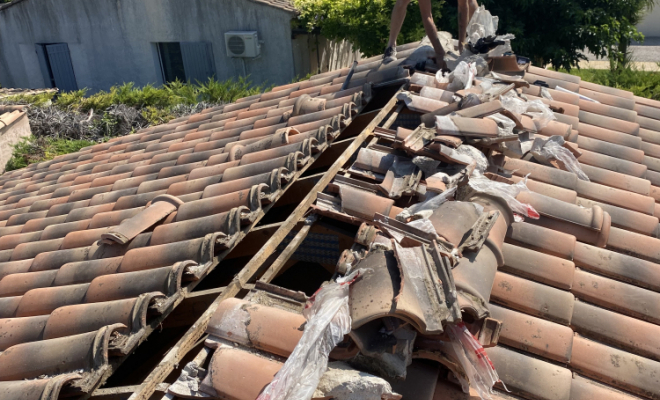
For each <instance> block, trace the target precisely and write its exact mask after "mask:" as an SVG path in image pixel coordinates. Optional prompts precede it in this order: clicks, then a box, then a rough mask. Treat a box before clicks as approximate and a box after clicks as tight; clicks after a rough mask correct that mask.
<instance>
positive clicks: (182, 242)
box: [0, 43, 432, 399]
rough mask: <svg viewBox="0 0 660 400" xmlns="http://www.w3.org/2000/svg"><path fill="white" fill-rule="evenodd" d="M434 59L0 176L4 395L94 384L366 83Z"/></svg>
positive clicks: (306, 88)
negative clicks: (345, 87) (343, 87)
mask: <svg viewBox="0 0 660 400" xmlns="http://www.w3.org/2000/svg"><path fill="white" fill-rule="evenodd" d="M429 49H430V47H428V46H421V47H420V46H419V43H413V44H410V45H408V46H401V47H400V50H401V53H400V54H403V56H404V57H405V56H409V60H405V59H404V60H401V61H400V62H397V63H394V64H390V65H387V66H382V65H381V62H380V61H379V60H377V59H376V58H374V59H366V60H363V61H361V62H360V63H359V64H358V66H357V68H356V69H355V73H354V75H353V77H352V79H351V81H350V84H349V85H348V88H347V89H345V90H342V89H341V88H342V85H343V84H344V82H345V81H346V75H347V74H348V72H349V69H348V68H346V69H342V70H339V71H333V72H328V73H324V74H321V75H317V76H315V77H312V78H311V79H310V80H308V81H303V82H298V83H292V84H288V85H284V86H280V87H276V88H274V89H273V90H272V91H270V92H268V93H264V94H260V95H255V96H251V97H247V98H243V99H239V100H237V101H236V102H235V103H232V104H227V105H224V106H221V107H217V108H213V109H207V110H204V111H202V112H201V113H199V114H196V115H193V116H187V117H182V118H179V119H177V120H174V121H171V122H170V123H168V124H165V125H161V126H155V127H151V128H147V129H144V130H141V131H139V132H137V133H135V134H132V135H128V136H124V137H118V138H114V139H111V140H110V141H108V142H106V143H101V144H97V145H94V146H90V147H88V148H84V149H82V150H80V151H79V152H77V153H73V154H67V155H63V156H59V157H56V158H55V159H53V160H51V161H47V162H42V163H38V164H33V165H30V166H28V167H26V168H24V169H21V170H17V171H12V172H8V173H5V174H4V175H2V176H1V177H0V186H1V188H0V398H2V399H18V398H20V399H38V398H44V399H46V398H47V399H56V398H58V396H59V393H60V389H62V387H63V385H64V386H65V389H66V391H67V393H69V394H71V393H80V392H88V391H89V390H92V389H93V388H94V387H96V386H97V385H98V383H99V379H101V377H102V376H103V374H104V372H105V371H106V370H107V368H108V364H109V363H110V362H112V359H113V358H114V357H118V356H123V355H126V354H129V353H130V352H132V350H133V349H134V347H135V346H136V345H137V344H138V343H139V342H140V341H141V340H143V339H144V335H145V331H146V328H147V326H148V325H149V321H150V320H151V318H152V316H154V315H158V314H162V313H163V312H165V311H166V310H168V309H169V308H171V307H172V306H173V305H176V304H177V301H178V299H180V298H181V294H182V292H183V291H185V290H187V289H186V287H187V285H189V284H190V283H191V282H196V281H198V280H199V279H200V278H202V277H204V276H205V275H206V274H207V273H208V271H209V269H210V268H213V267H214V266H213V258H214V255H215V254H217V253H218V252H220V251H222V250H224V249H226V248H229V247H231V246H232V245H233V244H235V242H236V240H237V238H239V237H240V236H239V233H240V232H241V229H242V227H243V226H245V225H249V224H251V223H252V222H253V221H254V219H255V216H256V215H258V214H259V213H260V212H261V211H262V205H266V204H269V203H271V202H273V201H274V200H276V199H277V198H278V196H279V195H280V194H281V192H282V189H283V188H285V187H288V185H289V184H291V180H292V179H295V178H296V177H297V176H298V175H299V171H300V170H301V169H303V168H306V167H307V166H308V165H309V163H310V162H311V161H312V160H313V159H314V157H315V156H316V155H317V154H318V153H319V152H322V151H323V150H324V149H326V148H327V147H328V145H329V144H330V143H331V142H332V140H333V139H335V138H336V137H337V134H338V133H339V132H340V130H341V129H342V128H343V127H344V126H346V125H347V124H348V123H350V121H351V118H352V117H353V116H354V115H355V113H356V112H358V111H359V109H361V107H362V105H363V103H365V102H366V101H368V96H369V92H370V88H371V87H372V84H373V85H374V86H375V85H377V84H383V83H385V84H386V83H387V82H388V81H399V80H400V79H402V78H406V77H407V76H408V70H407V69H405V68H404V66H406V65H408V64H413V65H414V64H415V63H416V60H417V59H418V58H423V59H426V55H427V54H429V51H430V52H431V53H432V50H429ZM168 307H169V308H168ZM37 378H39V379H37ZM26 379H27V380H26Z"/></svg>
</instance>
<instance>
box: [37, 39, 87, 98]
mask: <svg viewBox="0 0 660 400" xmlns="http://www.w3.org/2000/svg"><path fill="white" fill-rule="evenodd" d="M36 51H37V57H38V58H39V67H40V68H41V73H42V75H43V76H44V83H45V84H46V86H47V87H52V88H55V87H56V88H58V89H60V90H61V91H63V92H69V91H73V90H78V84H77V83H76V75H75V73H74V72H73V64H71V55H70V54H69V46H68V45H67V44H66V43H48V44H37V45H36Z"/></svg>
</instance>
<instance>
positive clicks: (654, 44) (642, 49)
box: [587, 37, 660, 63]
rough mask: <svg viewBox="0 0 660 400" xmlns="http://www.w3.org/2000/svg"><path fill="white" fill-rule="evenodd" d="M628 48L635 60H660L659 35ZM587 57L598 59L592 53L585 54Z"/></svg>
mask: <svg viewBox="0 0 660 400" xmlns="http://www.w3.org/2000/svg"><path fill="white" fill-rule="evenodd" d="M630 50H631V51H632V58H633V61H635V62H644V63H646V62H660V37H647V38H646V40H644V43H641V44H633V45H631V46H630ZM587 58H588V59H589V60H590V61H595V60H598V59H597V58H596V57H595V56H594V55H592V54H587ZM598 61H602V59H601V60H598Z"/></svg>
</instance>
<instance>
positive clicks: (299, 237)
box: [259, 215, 316, 282]
mask: <svg viewBox="0 0 660 400" xmlns="http://www.w3.org/2000/svg"><path fill="white" fill-rule="evenodd" d="M314 221H316V216H315V215H310V216H309V217H308V218H307V220H306V221H305V226H303V227H302V229H301V230H299V231H298V233H297V234H296V236H294V237H293V239H292V240H291V241H290V242H289V244H288V245H287V246H286V248H285V249H284V250H283V251H282V253H280V255H279V256H277V258H276V259H275V261H274V262H273V263H272V264H271V265H270V267H268V269H267V270H266V272H264V274H263V276H262V277H261V278H260V279H259V280H260V281H262V282H270V281H272V280H273V278H275V277H276V276H277V274H278V273H279V272H280V270H281V269H282V267H283V266H284V264H286V262H287V261H289V258H290V257H291V256H292V255H293V253H295V252H296V250H298V247H300V245H301V244H302V242H303V241H304V240H305V238H306V237H307V234H308V233H309V230H310V229H311V228H312V225H313V224H314Z"/></svg>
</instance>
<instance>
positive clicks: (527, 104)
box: [500, 92, 557, 130]
mask: <svg viewBox="0 0 660 400" xmlns="http://www.w3.org/2000/svg"><path fill="white" fill-rule="evenodd" d="M500 102H501V103H502V107H504V109H505V110H507V111H511V112H513V113H516V114H525V115H528V116H529V117H531V118H532V119H533V120H534V124H535V125H536V128H537V129H539V130H540V129H543V128H545V127H546V126H548V124H549V123H550V121H553V120H555V119H557V117H555V114H554V113H553V112H552V110H551V109H550V107H548V106H547V105H546V104H545V103H543V102H542V101H541V100H530V101H525V100H523V99H521V98H519V97H518V96H516V95H515V94H514V93H513V92H507V93H506V94H504V95H502V96H500Z"/></svg>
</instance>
